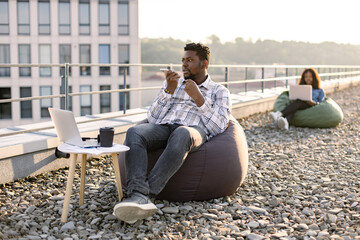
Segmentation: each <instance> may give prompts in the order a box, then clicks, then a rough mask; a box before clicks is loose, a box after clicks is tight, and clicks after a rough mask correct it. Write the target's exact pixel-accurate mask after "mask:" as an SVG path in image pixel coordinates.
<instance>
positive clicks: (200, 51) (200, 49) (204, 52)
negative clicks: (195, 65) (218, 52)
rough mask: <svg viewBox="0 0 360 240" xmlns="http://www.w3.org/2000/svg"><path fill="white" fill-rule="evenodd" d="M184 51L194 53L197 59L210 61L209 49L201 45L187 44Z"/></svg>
mask: <svg viewBox="0 0 360 240" xmlns="http://www.w3.org/2000/svg"><path fill="white" fill-rule="evenodd" d="M184 50H185V51H194V52H196V55H198V56H199V59H200V60H201V61H202V60H207V61H208V62H209V61H210V49H209V47H207V46H205V45H203V44H201V43H187V44H186V46H185V47H184Z"/></svg>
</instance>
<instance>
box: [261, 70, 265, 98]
mask: <svg viewBox="0 0 360 240" xmlns="http://www.w3.org/2000/svg"><path fill="white" fill-rule="evenodd" d="M261 78H262V79H264V78H265V68H264V67H262V68H261ZM261 92H262V93H264V81H261Z"/></svg>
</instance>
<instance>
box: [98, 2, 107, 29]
mask: <svg viewBox="0 0 360 240" xmlns="http://www.w3.org/2000/svg"><path fill="white" fill-rule="evenodd" d="M109 34H110V3H109V0H99V35H109Z"/></svg>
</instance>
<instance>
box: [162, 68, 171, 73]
mask: <svg viewBox="0 0 360 240" xmlns="http://www.w3.org/2000/svg"><path fill="white" fill-rule="evenodd" d="M160 71H162V72H164V73H166V72H168V71H171V70H170V69H168V68H160Z"/></svg>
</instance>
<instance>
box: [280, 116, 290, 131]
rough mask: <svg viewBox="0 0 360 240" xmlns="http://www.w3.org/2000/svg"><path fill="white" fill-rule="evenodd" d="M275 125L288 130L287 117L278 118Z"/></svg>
mask: <svg viewBox="0 0 360 240" xmlns="http://www.w3.org/2000/svg"><path fill="white" fill-rule="evenodd" d="M277 125H278V127H279V128H281V129H284V130H289V123H288V121H287V119H286V118H284V117H280V118H279V120H278V122H277Z"/></svg>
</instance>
